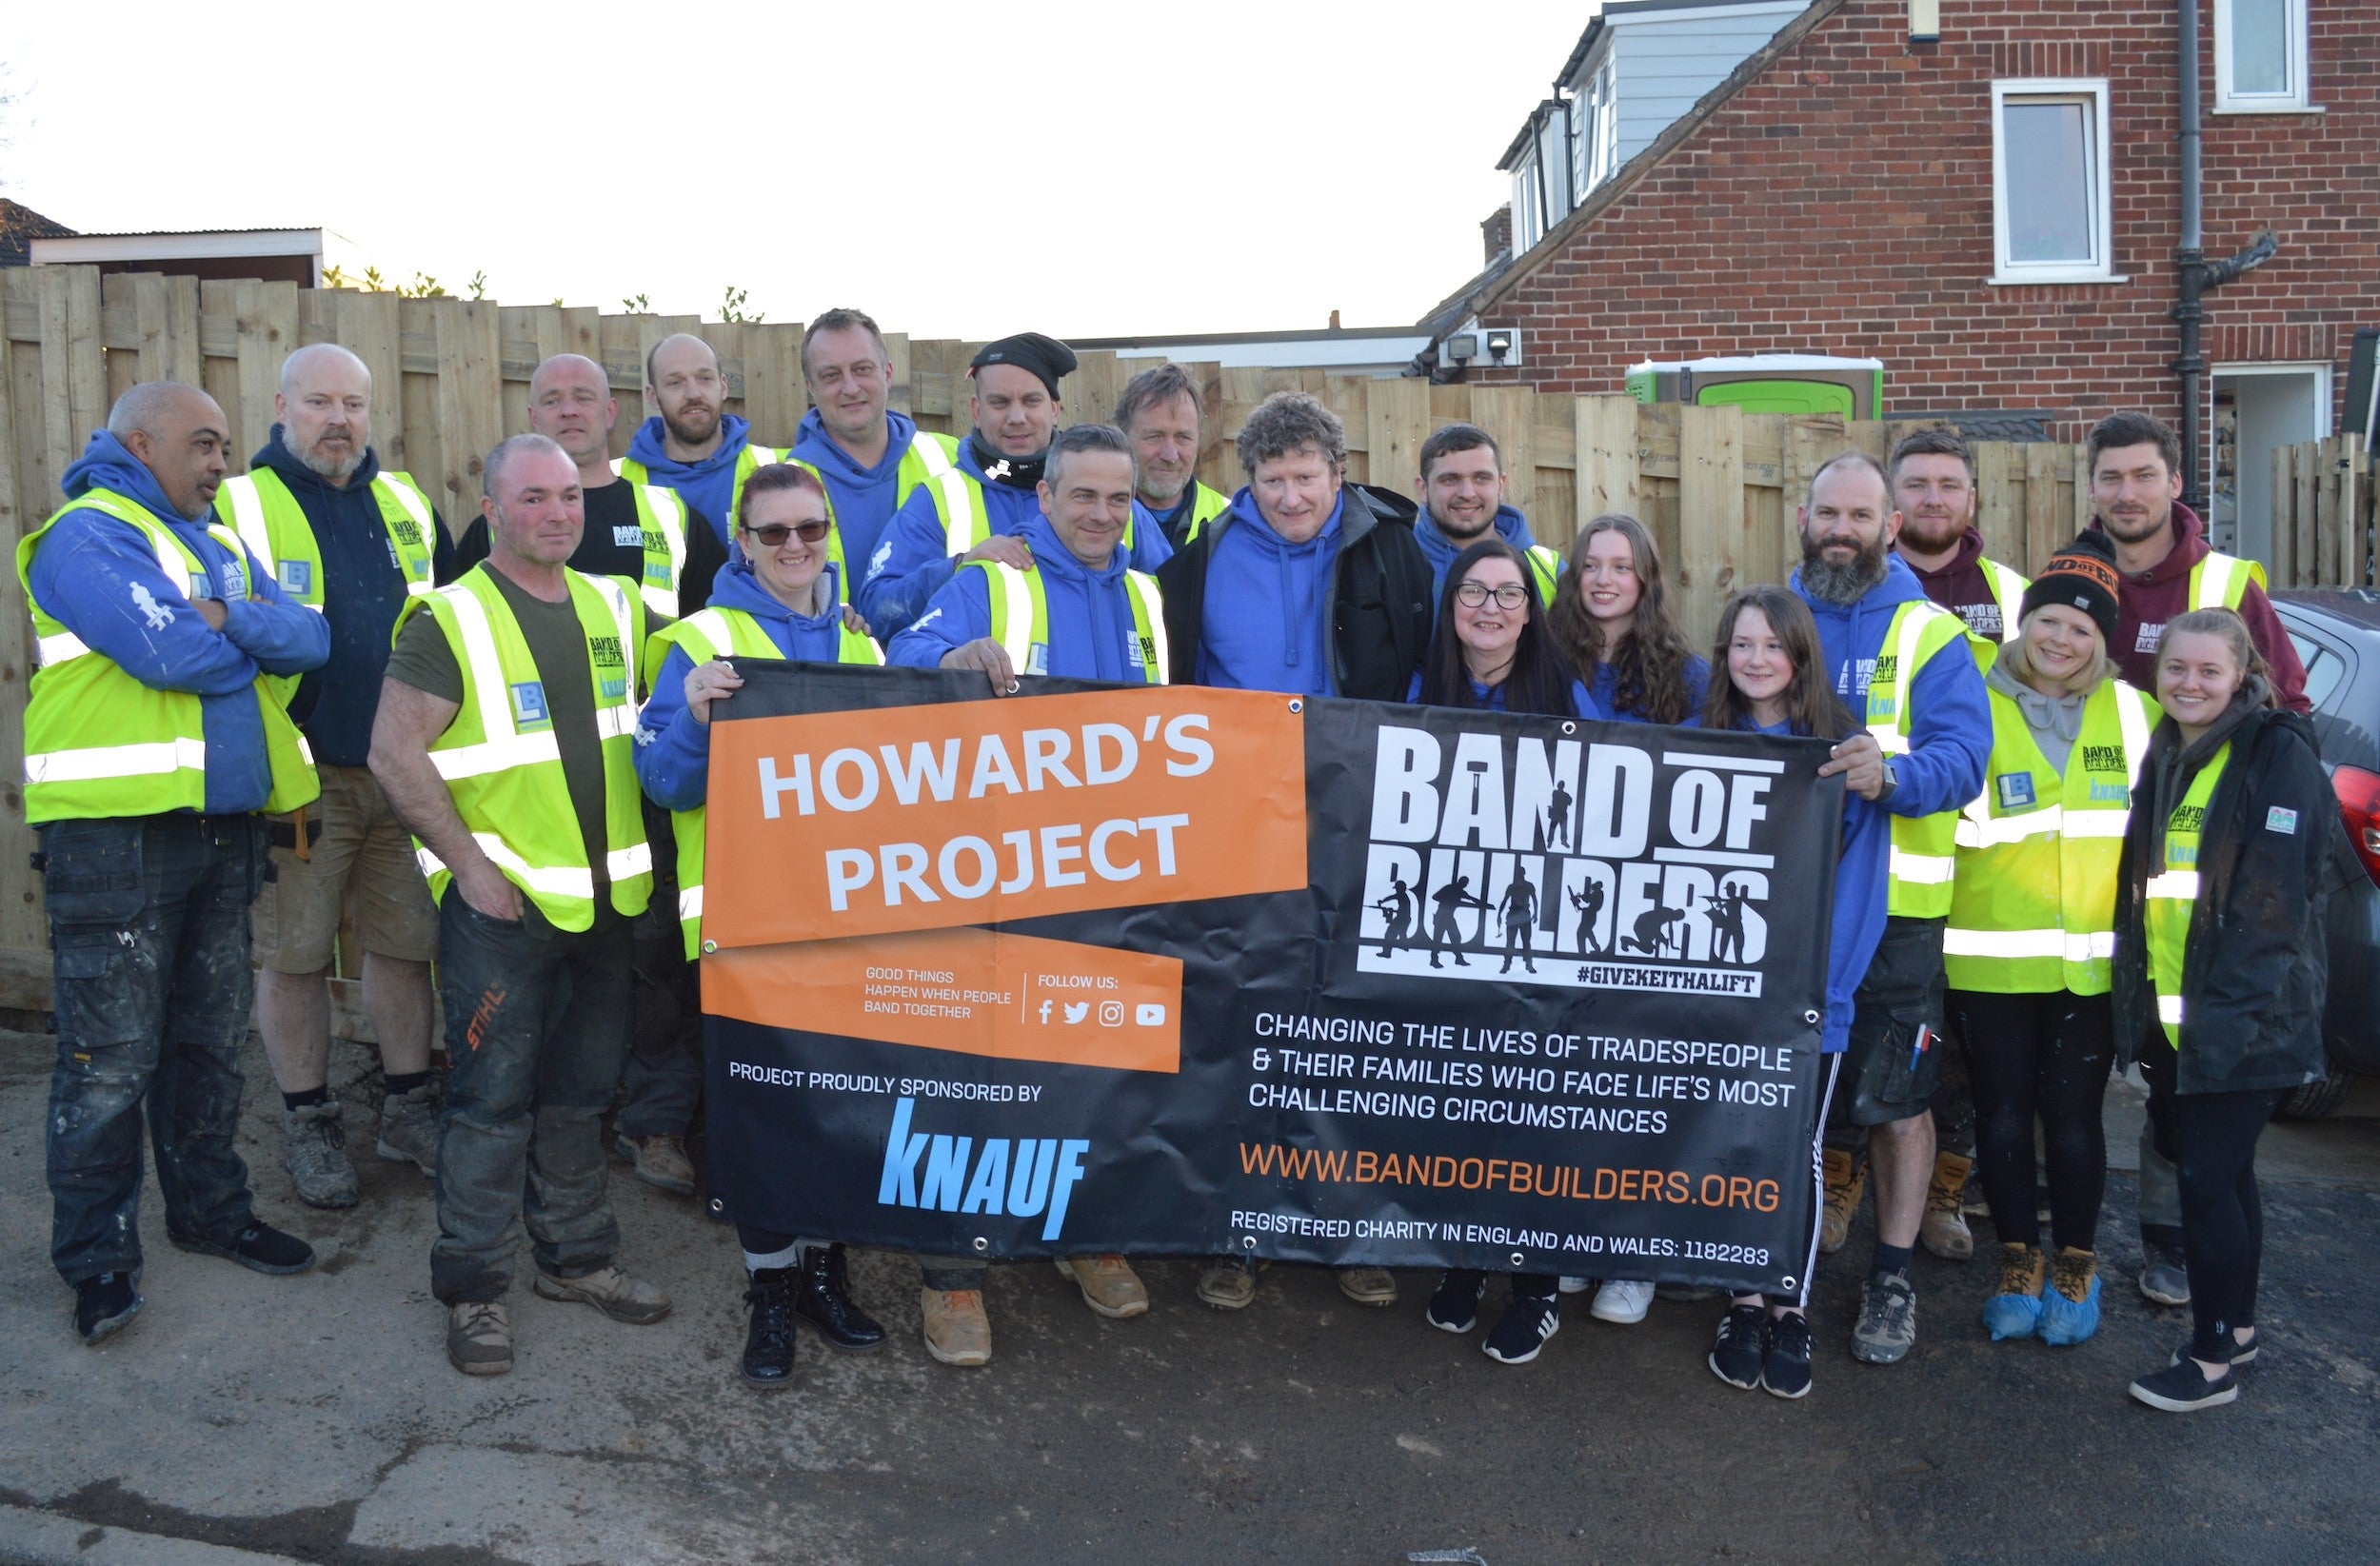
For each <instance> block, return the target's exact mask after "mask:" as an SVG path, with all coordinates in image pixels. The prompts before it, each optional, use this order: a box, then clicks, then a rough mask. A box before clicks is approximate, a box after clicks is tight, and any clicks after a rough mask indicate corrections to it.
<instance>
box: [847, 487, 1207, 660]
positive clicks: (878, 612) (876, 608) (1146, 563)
mask: <svg viewBox="0 0 2380 1566" xmlns="http://www.w3.org/2000/svg"><path fill="white" fill-rule="evenodd" d="M956 466H957V467H958V469H959V471H960V472H962V473H964V474H966V475H967V476H968V477H970V478H972V479H975V480H976V481H978V482H979V483H980V484H981V485H982V490H983V514H984V516H985V517H986V518H988V519H989V520H990V522H991V525H992V536H993V537H995V538H1002V537H1010V536H1017V535H1027V534H1028V533H1029V529H1030V527H1031V525H1033V524H1035V523H1038V522H1040V521H1041V496H1040V495H1039V494H1038V493H1037V492H1035V491H1034V490H1031V489H1018V488H1014V487H1012V486H1008V485H1004V484H993V483H991V482H990V481H989V480H986V479H984V478H983V467H982V464H981V463H979V462H977V461H976V460H975V443H974V442H973V441H972V440H962V441H961V442H960V443H959V460H958V462H957V464H956ZM1173 558H1174V547H1173V545H1170V544H1168V543H1166V542H1165V530H1164V529H1163V528H1161V527H1142V526H1139V525H1135V526H1134V527H1133V529H1132V561H1131V564H1132V568H1133V569H1134V570H1136V571H1154V570H1156V569H1157V568H1158V567H1159V566H1160V565H1164V564H1165V563H1166V562H1167V561H1169V560H1171V559H1173ZM843 559H845V560H847V561H850V562H851V563H852V566H851V568H852V569H853V570H854V571H858V572H861V577H860V597H859V603H860V612H861V613H862V614H863V615H865V616H866V617H867V623H868V624H869V625H871V626H873V627H874V628H875V631H876V634H877V635H878V636H880V637H887V636H891V635H893V634H895V633H896V632H899V631H903V630H906V629H907V628H908V627H909V626H910V625H911V624H913V623H915V622H916V620H917V619H918V617H919V616H921V615H922V614H924V613H925V606H926V605H927V604H929V603H931V602H932V601H933V599H934V596H935V595H936V594H937V593H940V592H941V591H942V588H943V587H944V586H945V585H948V583H949V582H950V574H951V572H952V571H954V570H956V569H958V563H957V560H956V558H955V557H954V556H952V555H951V554H950V552H949V548H948V541H947V540H946V539H945V538H944V537H943V534H942V513H941V512H939V511H937V510H935V509H934V486H932V485H926V484H921V485H919V486H917V487H916V488H915V489H912V490H911V491H909V498H908V499H907V500H906V501H904V502H902V506H901V509H900V510H899V511H898V512H896V513H895V514H894V516H893V519H892V522H891V523H890V525H887V526H886V527H885V529H884V531H883V533H882V534H881V535H879V536H878V538H877V541H876V547H875V549H874V550H873V551H871V552H870V553H869V554H868V555H867V556H866V560H867V564H866V565H865V566H862V565H860V564H859V562H860V560H861V556H859V555H858V554H856V553H854V552H853V551H852V549H851V545H850V541H849V540H848V539H846V540H845V541H844V544H843Z"/></svg>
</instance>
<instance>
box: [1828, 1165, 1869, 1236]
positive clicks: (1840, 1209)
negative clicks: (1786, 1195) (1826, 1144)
mask: <svg viewBox="0 0 2380 1566" xmlns="http://www.w3.org/2000/svg"><path fill="white" fill-rule="evenodd" d="M1825 1163H1826V1207H1825V1209H1824V1210H1823V1211H1822V1212H1821V1213H1820V1214H1819V1215H1818V1250H1819V1253H1820V1254H1821V1255H1824V1256H1833V1255H1834V1254H1835V1252H1837V1251H1839V1250H1841V1249H1842V1248H1843V1241H1844V1240H1846V1239H1850V1238H1851V1219H1852V1215H1853V1214H1854V1213H1856V1212H1858V1211H1859V1199H1860V1198H1861V1197H1863V1196H1866V1195H1867V1194H1868V1166H1867V1165H1866V1164H1864V1163H1858V1164H1855V1163H1854V1162H1853V1161H1852V1156H1851V1155H1850V1154H1849V1153H1846V1152H1844V1151H1843V1150H1842V1149H1841V1148H1839V1147H1830V1148H1827V1149H1826V1150H1825Z"/></svg>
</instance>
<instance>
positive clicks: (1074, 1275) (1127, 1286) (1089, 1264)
mask: <svg viewBox="0 0 2380 1566" xmlns="http://www.w3.org/2000/svg"><path fill="white" fill-rule="evenodd" d="M1055 1260H1056V1261H1057V1263H1058V1273H1059V1276H1060V1277H1061V1278H1064V1279H1068V1280H1070V1281H1071V1282H1073V1283H1074V1284H1075V1285H1076V1286H1077V1287H1079V1288H1081V1290H1082V1302H1083V1303H1084V1304H1086V1305H1088V1306H1090V1307H1091V1308H1092V1309H1093V1310H1095V1311H1097V1312H1099V1313H1100V1315H1101V1316H1104V1317H1106V1318H1109V1319H1110V1320H1116V1321H1121V1320H1124V1319H1126V1318H1130V1317H1135V1316H1146V1315H1148V1313H1149V1291H1148V1290H1147V1289H1146V1288H1144V1287H1143V1286H1142V1285H1141V1282H1140V1275H1139V1274H1137V1273H1135V1272H1134V1271H1133V1270H1132V1264H1131V1263H1130V1262H1128V1261H1126V1260H1125V1259H1123V1258H1122V1257H1120V1256H1061V1257H1058V1258H1055Z"/></svg>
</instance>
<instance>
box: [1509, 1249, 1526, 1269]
mask: <svg viewBox="0 0 2380 1566" xmlns="http://www.w3.org/2000/svg"><path fill="white" fill-rule="evenodd" d="M1528 1264H1529V1259H1528V1258H1527V1257H1525V1256H1522V1255H1521V1254H1520V1253H1519V1252H1518V1251H1515V1252H1514V1253H1513V1271H1515V1272H1518V1271H1520V1270H1521V1269H1522V1268H1523V1267H1526V1266H1527V1265H1528Z"/></svg>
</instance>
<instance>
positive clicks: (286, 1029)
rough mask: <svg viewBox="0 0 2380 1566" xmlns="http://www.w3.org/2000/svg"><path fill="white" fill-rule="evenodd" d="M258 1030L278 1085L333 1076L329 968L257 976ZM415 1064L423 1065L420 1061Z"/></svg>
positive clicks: (304, 1087)
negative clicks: (331, 1069) (312, 971)
mask: <svg viewBox="0 0 2380 1566" xmlns="http://www.w3.org/2000/svg"><path fill="white" fill-rule="evenodd" d="M256 1031H257V1032H258V1033H259V1034H260V1035H262V1036H263V1038H264V1041H265V1060H266V1061H268V1063H269V1064H270V1065H271V1067H272V1080H273V1085H274V1086H276V1087H278V1088H279V1089H280V1090H281V1091H282V1092H284V1093H309V1092H312V1091H313V1090H314V1089H315V1088H318V1087H323V1086H326V1085H327V1084H328V1082H329V1080H330V970H329V969H327V968H325V969H323V970H321V971H320V972H317V973H275V972H274V971H273V970H272V969H270V968H267V969H265V970H264V971H263V972H261V973H259V974H258V975H257V976H256ZM414 1069H415V1070H419V1069H421V1068H420V1067H418V1066H417V1067H415V1068H414Z"/></svg>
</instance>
